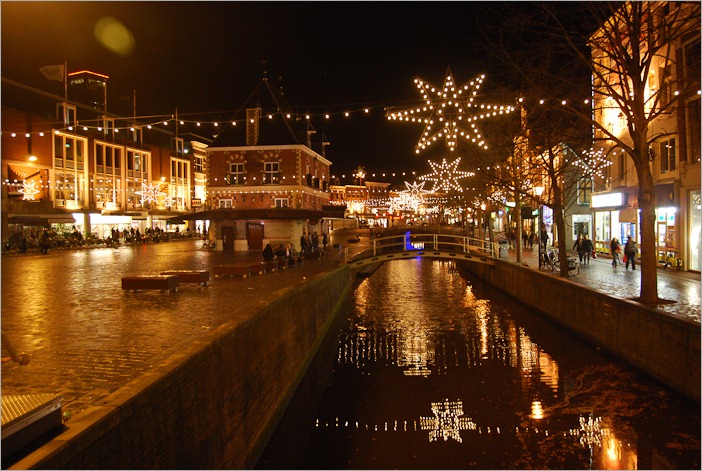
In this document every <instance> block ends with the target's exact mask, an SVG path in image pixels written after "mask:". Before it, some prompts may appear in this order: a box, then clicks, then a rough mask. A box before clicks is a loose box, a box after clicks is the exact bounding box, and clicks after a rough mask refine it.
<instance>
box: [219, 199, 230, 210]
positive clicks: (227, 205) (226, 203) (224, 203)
mask: <svg viewBox="0 0 702 471" xmlns="http://www.w3.org/2000/svg"><path fill="white" fill-rule="evenodd" d="M219 207H220V208H224V209H226V208H231V207H232V200H231V198H230V199H226V200H219Z"/></svg>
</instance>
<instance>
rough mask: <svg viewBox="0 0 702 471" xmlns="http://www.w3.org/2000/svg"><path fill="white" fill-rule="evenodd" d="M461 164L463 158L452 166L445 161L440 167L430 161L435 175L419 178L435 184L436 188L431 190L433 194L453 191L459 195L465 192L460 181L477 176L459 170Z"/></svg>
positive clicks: (455, 161)
mask: <svg viewBox="0 0 702 471" xmlns="http://www.w3.org/2000/svg"><path fill="white" fill-rule="evenodd" d="M460 162H461V158H460V157H459V158H457V159H456V160H454V161H453V162H451V163H450V164H449V163H447V162H446V159H443V161H442V162H441V164H440V165H437V164H436V163H435V162H432V161H431V160H430V161H429V165H431V169H432V170H433V173H430V174H429V175H422V176H421V177H419V178H420V179H421V180H429V181H432V182H434V187H433V188H432V189H431V191H432V192H434V191H437V190H441V191H446V192H449V191H451V190H454V191H457V192H459V193H462V192H463V187H462V186H461V185H460V184H459V183H458V180H460V179H462V178H468V177H472V176H473V175H475V174H474V173H473V172H463V171H461V170H458V164H459V163H460Z"/></svg>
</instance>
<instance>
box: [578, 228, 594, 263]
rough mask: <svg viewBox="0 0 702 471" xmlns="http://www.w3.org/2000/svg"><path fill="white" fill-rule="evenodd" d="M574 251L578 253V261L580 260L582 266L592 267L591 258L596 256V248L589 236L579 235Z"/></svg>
mask: <svg viewBox="0 0 702 471" xmlns="http://www.w3.org/2000/svg"><path fill="white" fill-rule="evenodd" d="M573 249H574V250H576V251H577V252H578V259H580V264H581V265H582V264H583V263H585V265H590V256H593V257H594V256H595V246H594V245H592V241H591V240H590V238H589V237H588V236H587V234H585V235H583V234H578V238H577V239H576V240H575V244H573Z"/></svg>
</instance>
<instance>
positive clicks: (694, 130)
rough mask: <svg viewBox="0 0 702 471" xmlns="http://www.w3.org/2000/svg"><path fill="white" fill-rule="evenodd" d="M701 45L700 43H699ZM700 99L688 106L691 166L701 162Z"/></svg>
mask: <svg viewBox="0 0 702 471" xmlns="http://www.w3.org/2000/svg"><path fill="white" fill-rule="evenodd" d="M698 44H699V42H698ZM700 113H702V111H700V99H699V98H698V99H696V100H693V101H691V102H689V103H688V105H687V135H688V138H689V139H690V147H689V149H690V155H689V161H690V163H691V164H694V163H697V162H699V161H700V135H702V128H701V127H700V116H701V115H700Z"/></svg>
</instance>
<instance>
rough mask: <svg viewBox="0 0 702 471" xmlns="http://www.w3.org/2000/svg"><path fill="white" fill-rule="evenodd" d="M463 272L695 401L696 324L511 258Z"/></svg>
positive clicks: (697, 367)
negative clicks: (515, 261) (544, 271)
mask: <svg viewBox="0 0 702 471" xmlns="http://www.w3.org/2000/svg"><path fill="white" fill-rule="evenodd" d="M495 262H496V263H495V266H494V267H492V266H488V265H483V264H479V263H472V262H467V261H460V262H457V263H459V265H460V266H459V270H461V271H463V270H467V271H468V272H470V273H473V274H474V275H476V276H477V277H478V278H480V279H481V280H483V281H485V282H486V283H488V284H490V285H492V286H494V287H495V288H497V289H498V290H500V291H502V292H504V293H505V294H507V295H509V296H511V297H513V298H516V299H518V300H519V301H520V302H521V303H524V304H525V305H527V306H529V307H530V308H532V309H535V310H537V311H539V312H541V313H542V314H544V315H545V316H546V317H548V318H550V319H551V320H553V321H555V322H556V323H557V324H559V325H561V326H563V327H565V328H566V329H568V330H569V331H571V332H573V333H575V334H576V335H578V336H580V337H581V338H584V339H585V340H587V341H589V342H590V343H593V344H594V345H596V346H598V347H600V348H602V349H604V350H605V351H607V352H609V353H611V354H613V355H615V356H617V357H618V358H621V359H623V360H625V361H627V362H628V363H630V364H632V365H634V366H635V367H637V368H639V369H641V370H643V371H645V372H646V373H648V374H649V375H651V376H653V377H654V378H656V379H658V380H659V381H661V382H663V383H665V384H666V385H668V386H670V387H671V388H673V389H675V390H677V391H679V392H680V393H682V394H684V395H685V396H687V397H689V398H690V399H693V400H695V401H697V402H700V324H698V323H696V322H694V321H691V320H686V319H680V318H676V317H674V316H671V315H669V314H667V313H665V312H661V311H659V310H656V309H653V308H650V307H647V306H645V305H642V304H640V303H637V302H634V301H630V300H627V299H618V298H614V297H611V296H608V295H606V294H604V293H601V292H599V291H595V290H592V289H590V288H588V287H586V286H583V285H580V284H577V283H574V282H572V281H570V280H568V279H565V278H560V277H557V276H553V275H550V274H546V273H541V272H539V271H537V270H533V269H528V268H524V267H521V266H520V265H518V264H516V263H514V262H506V261H503V260H496V261H495Z"/></svg>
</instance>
